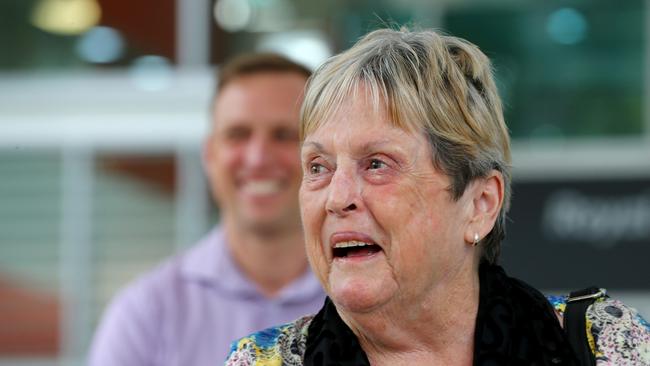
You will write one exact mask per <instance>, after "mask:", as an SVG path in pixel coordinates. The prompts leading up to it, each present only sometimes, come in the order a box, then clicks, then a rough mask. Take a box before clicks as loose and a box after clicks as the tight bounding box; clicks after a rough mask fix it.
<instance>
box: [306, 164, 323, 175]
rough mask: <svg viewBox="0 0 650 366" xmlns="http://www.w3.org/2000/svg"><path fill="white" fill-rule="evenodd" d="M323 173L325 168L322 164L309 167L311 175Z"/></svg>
mask: <svg viewBox="0 0 650 366" xmlns="http://www.w3.org/2000/svg"><path fill="white" fill-rule="evenodd" d="M323 171H325V167H324V166H322V165H320V164H311V166H309V172H310V173H311V174H320V173H322V172H323Z"/></svg>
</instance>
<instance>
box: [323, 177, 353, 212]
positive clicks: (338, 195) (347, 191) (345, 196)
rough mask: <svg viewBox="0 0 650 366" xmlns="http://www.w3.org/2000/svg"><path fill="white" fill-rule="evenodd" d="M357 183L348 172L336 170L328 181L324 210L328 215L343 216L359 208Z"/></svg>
mask: <svg viewBox="0 0 650 366" xmlns="http://www.w3.org/2000/svg"><path fill="white" fill-rule="evenodd" d="M359 205H360V194H359V183H358V181H357V179H356V177H354V175H353V174H352V173H350V172H346V171H343V170H342V169H337V170H336V171H335V172H334V175H333V176H332V180H331V181H330V189H329V194H328V197H327V203H326V205H325V209H326V210H327V212H328V213H331V214H334V215H337V216H345V215H347V214H349V213H351V212H353V211H355V210H357V209H358V208H359Z"/></svg>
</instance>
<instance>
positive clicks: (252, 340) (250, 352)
mask: <svg viewBox="0 0 650 366" xmlns="http://www.w3.org/2000/svg"><path fill="white" fill-rule="evenodd" d="M547 298H548V300H549V302H550V303H551V305H552V306H553V307H554V308H555V310H556V311H557V312H558V314H559V315H560V316H562V315H563V314H564V310H565V308H566V299H567V298H566V296H548V297H547ZM312 319H313V315H310V316H305V317H302V318H300V319H298V320H296V321H294V322H292V323H288V324H285V325H281V326H278V327H273V328H269V329H266V330H263V331H260V332H257V333H254V334H252V335H250V336H248V337H245V338H242V339H240V340H239V341H237V342H234V343H233V345H232V347H231V353H230V356H229V357H228V359H227V360H226V365H227V366H235V365H236V366H253V365H254V366H283V365H287V366H299V365H302V364H303V356H304V354H305V348H306V340H307V334H308V329H309V325H310V323H311V321H312ZM586 327H587V333H588V334H587V337H588V341H589V345H590V348H591V350H592V352H593V354H594V355H595V358H596V364H597V365H598V366H610V365H612V366H613V365H639V366H641V365H650V325H649V324H648V323H647V322H646V321H645V320H644V319H643V318H642V317H641V316H640V315H639V314H638V313H637V311H636V310H635V309H633V308H630V307H628V306H626V305H625V304H623V303H622V302H620V301H618V300H615V299H611V298H600V299H598V300H596V301H595V302H594V303H593V304H592V305H590V306H589V308H588V309H587V312H586Z"/></svg>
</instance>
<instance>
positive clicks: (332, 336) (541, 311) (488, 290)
mask: <svg viewBox="0 0 650 366" xmlns="http://www.w3.org/2000/svg"><path fill="white" fill-rule="evenodd" d="M479 279H480V290H479V309H478V314H477V316H476V330H475V334H474V365H481V366H484V365H494V366H502V365H522V366H523V365H526V366H542V365H554V366H557V365H564V366H568V365H578V362H577V360H576V359H575V356H574V354H573V351H572V350H571V348H570V346H569V343H568V341H567V338H566V335H565V334H564V332H563V330H562V328H561V327H560V323H559V322H558V320H557V317H556V316H555V313H554V311H553V308H552V307H551V305H550V304H549V302H548V301H547V300H546V298H545V297H544V295H542V294H541V293H540V292H539V291H537V290H535V289H534V288H532V287H530V286H529V285H527V284H525V283H524V282H522V281H519V280H517V279H514V278H511V277H508V276H507V275H506V273H505V272H504V271H503V269H502V268H501V267H499V266H496V265H489V264H485V263H484V264H482V265H481V267H480V269H479ZM304 364H305V365H306V366H334V365H337V366H338V365H341V366H362V365H363V366H365V365H370V363H369V362H368V357H367V356H366V354H365V352H364V351H363V350H362V349H361V346H360V345H359V342H358V340H357V338H356V336H355V335H354V333H352V331H351V330H350V328H348V326H347V325H346V324H345V323H344V322H343V320H341V318H340V317H339V315H338V313H337V311H336V307H335V306H334V304H333V303H332V301H331V300H330V299H329V298H327V299H326V300H325V305H324V306H323V308H322V309H321V310H320V311H319V312H318V314H316V316H315V317H314V319H313V321H312V323H311V325H310V326H309V331H308V336H307V344H306V350H305V358H304Z"/></svg>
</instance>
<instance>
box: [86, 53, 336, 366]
mask: <svg viewBox="0 0 650 366" xmlns="http://www.w3.org/2000/svg"><path fill="white" fill-rule="evenodd" d="M309 75H310V71H309V70H308V69H306V68H304V67H302V66H300V65H297V64H295V63H293V62H291V61H289V60H287V59H285V58H283V57H281V56H278V55H270V54H263V55H251V56H245V57H241V58H238V59H235V60H233V61H232V62H231V63H229V64H227V65H225V66H224V67H223V68H221V71H220V73H219V85H218V88H217V94H216V97H215V99H214V101H213V111H212V112H213V113H212V115H213V122H212V131H211V134H210V136H209V137H208V139H207V140H206V142H205V145H204V148H203V159H204V168H205V172H206V175H207V177H208V179H209V181H210V186H211V190H212V193H213V197H214V199H215V201H216V203H217V205H219V207H220V213H221V222H220V224H219V225H218V226H216V227H215V228H214V229H213V230H212V231H211V232H210V233H208V234H207V235H206V236H205V237H204V238H203V239H202V240H201V241H199V242H198V243H197V244H196V245H195V246H194V247H192V248H191V249H190V250H188V251H187V252H185V253H182V254H181V255H178V256H176V257H174V258H171V259H170V260H168V261H167V262H165V263H163V264H162V265H160V266H159V267H158V268H156V269H155V270H154V271H152V272H150V273H148V274H146V275H145V276H143V277H141V278H140V279H138V280H137V281H136V282H135V283H133V284H131V285H130V286H129V287H127V288H126V289H125V290H123V291H122V292H121V293H120V294H119V295H118V296H117V297H116V298H115V299H114V300H113V302H112V303H111V305H110V306H109V307H108V309H107V310H106V312H105V314H104V318H103V320H102V322H101V324H100V326H99V328H98V330H97V332H96V334H95V338H94V340H93V345H92V347H91V350H90V358H89V364H90V365H91V366H140V365H142V366H144V365H147V366H148V365H217V364H219V363H220V362H222V361H223V360H224V359H225V357H226V355H227V353H228V349H229V346H230V343H231V342H232V341H233V340H234V339H237V338H239V337H242V336H244V335H246V334H248V333H250V332H252V331H254V330H257V329H262V328H265V327H268V326H271V325H274V324H281V323H285V322H288V321H291V320H293V319H296V318H298V317H300V316H301V315H304V314H309V313H313V312H315V311H317V310H318V309H319V308H320V306H321V305H322V302H323V299H324V294H323V292H322V289H321V287H320V284H319V283H318V281H317V280H316V278H315V277H314V275H313V274H312V273H311V272H310V270H309V266H308V264H307V259H306V257H305V252H304V248H303V234H302V229H301V224H300V214H299V209H298V188H299V186H300V181H301V177H302V173H301V167H300V160H299V147H298V120H299V113H300V105H301V103H302V97H303V96H302V94H303V89H304V86H305V82H306V80H307V78H308V77H309Z"/></svg>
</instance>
